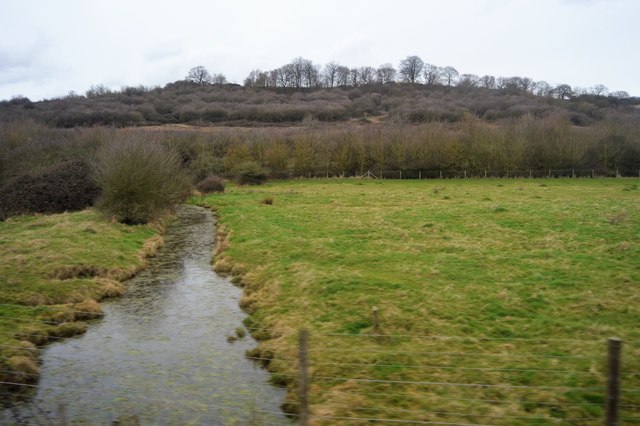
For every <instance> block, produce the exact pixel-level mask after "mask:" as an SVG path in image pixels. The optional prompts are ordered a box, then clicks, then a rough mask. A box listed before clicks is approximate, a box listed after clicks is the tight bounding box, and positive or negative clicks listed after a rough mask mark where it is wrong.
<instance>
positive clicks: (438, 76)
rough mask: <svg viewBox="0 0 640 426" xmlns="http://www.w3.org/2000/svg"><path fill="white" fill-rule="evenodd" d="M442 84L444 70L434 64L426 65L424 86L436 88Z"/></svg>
mask: <svg viewBox="0 0 640 426" xmlns="http://www.w3.org/2000/svg"><path fill="white" fill-rule="evenodd" d="M441 83H442V69H441V68H440V67H437V66H435V65H432V64H425V65H424V84H426V85H427V86H435V85H438V84H441Z"/></svg>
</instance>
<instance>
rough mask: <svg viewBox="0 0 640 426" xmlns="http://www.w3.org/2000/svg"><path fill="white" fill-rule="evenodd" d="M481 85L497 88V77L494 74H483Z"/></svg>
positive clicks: (486, 87) (487, 87)
mask: <svg viewBox="0 0 640 426" xmlns="http://www.w3.org/2000/svg"><path fill="white" fill-rule="evenodd" d="M480 86H482V87H484V88H485V89H495V88H496V78H495V77H494V76H492V75H483V76H482V77H480Z"/></svg>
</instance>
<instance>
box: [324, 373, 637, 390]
mask: <svg viewBox="0 0 640 426" xmlns="http://www.w3.org/2000/svg"><path fill="white" fill-rule="evenodd" d="M313 380H339V381H353V382H358V383H384V384H402V385H415V386H451V387H472V388H503V389H563V390H578V391H602V388H596V387H580V386H528V385H504V384H494V383H456V382H432V381H419V380H386V379H363V378H357V377H325V376H319V377H318V376H316V377H313ZM626 390H627V391H629V392H640V389H626Z"/></svg>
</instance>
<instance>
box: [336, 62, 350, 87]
mask: <svg viewBox="0 0 640 426" xmlns="http://www.w3.org/2000/svg"><path fill="white" fill-rule="evenodd" d="M350 75H351V70H350V69H349V68H348V67H345V66H342V65H340V66H339V67H338V69H337V70H336V85H337V86H348V85H349V77H350Z"/></svg>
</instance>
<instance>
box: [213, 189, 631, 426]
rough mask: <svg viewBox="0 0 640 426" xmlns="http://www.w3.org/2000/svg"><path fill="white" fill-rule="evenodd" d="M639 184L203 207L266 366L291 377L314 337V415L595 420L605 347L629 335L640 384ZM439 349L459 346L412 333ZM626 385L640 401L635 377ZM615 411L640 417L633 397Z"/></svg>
mask: <svg viewBox="0 0 640 426" xmlns="http://www.w3.org/2000/svg"><path fill="white" fill-rule="evenodd" d="M637 183H638V182H637V180H631V179H629V180H624V179H608V180H597V179H596V180H568V179H567V180H446V181H358V180H318V181H287V182H274V183H270V184H268V185H266V186H262V187H230V188H227V192H226V193H225V194H222V195H212V196H209V197H207V198H206V199H205V200H204V202H205V203H207V204H209V205H211V206H213V207H215V208H216V209H217V210H218V214H219V216H220V220H221V224H222V227H223V229H224V230H225V232H227V233H228V240H227V241H226V242H223V244H222V245H223V246H224V247H226V248H225V250H224V251H223V253H222V254H221V255H219V256H218V258H217V262H216V266H217V268H218V269H220V270H226V271H231V272H232V273H233V274H236V275H238V274H239V275H241V276H242V282H243V284H244V286H245V296H244V298H243V306H245V307H246V308H247V310H248V312H250V313H252V315H251V317H250V318H249V319H248V321H247V323H248V324H249V325H250V326H256V327H260V328H262V327H264V328H266V329H267V330H266V331H265V330H260V331H259V332H257V333H256V335H257V336H258V337H260V338H263V339H264V340H263V341H262V342H261V344H260V351H259V352H257V353H261V354H263V355H264V356H267V355H270V354H272V353H273V354H275V359H274V360H273V361H272V363H271V366H270V368H271V369H273V370H274V371H278V372H279V373H280V374H292V375H294V374H295V361H292V360H293V358H295V353H296V340H295V332H296V330H297V329H299V328H301V327H306V328H308V329H309V330H310V332H311V342H310V353H311V366H312V374H313V375H314V377H316V379H314V381H313V386H312V390H311V402H312V410H313V412H315V413H316V414H323V415H335V416H348V417H364V418H396V419H413V420H428V421H448V422H459V423H489V424H547V423H548V424H558V423H559V422H560V423H561V422H562V419H575V418H593V421H591V420H584V421H579V422H578V421H573V420H567V421H568V422H569V423H576V422H578V423H579V424H600V423H601V418H602V415H603V410H602V401H603V400H604V390H603V389H604V384H605V377H604V370H605V362H604V355H605V353H606V345H605V340H606V338H607V337H610V336H614V335H615V336H619V337H621V338H623V339H624V340H625V342H626V343H625V346H624V354H623V357H624V360H625V361H624V362H625V364H624V371H626V372H638V371H640V362H638V356H639V355H640V349H639V346H638V345H637V342H638V341H640V330H639V329H638V324H639V320H640V305H639V304H638V301H639V299H640V292H639V291H638V284H639V283H640V190H638V186H637ZM265 197H270V198H272V199H273V205H266V204H263V203H261V201H262V200H263V199H265ZM373 306H378V307H379V308H380V321H381V327H380V329H378V330H376V329H374V327H373V323H372V318H371V309H372V307H373ZM332 334H345V335H347V336H336V335H332ZM367 334H385V335H387V337H380V336H366V335H367ZM399 335H407V336H409V337H402V336H399ZM431 335H437V336H463V337H465V338H463V339H457V338H456V339H448V338H438V339H433V338H423V337H419V336H431ZM482 337H492V338H504V340H480V338H482ZM517 339H540V340H517ZM567 339H568V340H577V341H576V342H573V341H571V342H567V341H564V340H567ZM420 352H424V353H420ZM452 353H457V354H458V355H454V354H452ZM460 353H464V354H474V355H460ZM517 354H520V355H522V354H534V355H554V357H527V356H515V355H517ZM556 356H561V357H556ZM574 357H580V358H574ZM399 365H400V366H401V367H399ZM408 366H414V367H408ZM415 366H420V368H416V367H415ZM434 366H437V368H433V367H434ZM427 367H429V368H427ZM440 367H452V368H440ZM461 368H466V369H461ZM487 368H491V369H526V370H543V369H547V370H551V369H552V370H562V371H563V372H543V371H495V370H483V369H487ZM279 377H280V376H279ZM320 377H340V378H362V379H382V380H399V381H429V382H452V383H484V384H489V385H498V386H497V387H495V386H493V387H491V386H490V387H485V388H479V387H448V386H435V385H430V386H426V385H407V384H389V383H378V382H375V383H371V382H359V381H347V380H330V379H320ZM623 380H624V381H623V384H624V387H625V388H636V389H637V388H640V379H639V378H638V377H637V376H636V375H628V376H624V377H623ZM289 382H290V383H293V382H295V379H290V380H289ZM503 385H509V386H520V385H522V386H531V387H536V388H527V389H525V388H506V387H500V386H503ZM541 386H552V387H559V386H570V387H577V388H592V387H593V388H596V390H591V389H541V388H539V387H541ZM600 389H602V390H600ZM623 398H624V401H625V402H626V403H631V404H640V393H634V392H628V393H626V394H624V395H623ZM295 400H296V398H295V395H294V394H293V393H291V394H290V395H289V402H291V403H294V404H295ZM478 400H487V401H478ZM490 401H497V402H490ZM554 403H555V404H560V405H550V404H554ZM293 407H295V405H294V406H293ZM402 410H408V411H402ZM436 412H437V413H436ZM443 413H458V414H443ZM622 415H623V417H626V418H629V417H631V418H634V417H640V414H634V413H633V412H629V411H628V409H627V411H625V412H623V414H622ZM508 416H511V417H508ZM524 417H529V418H524ZM318 420H319V423H321V424H331V423H332V422H335V419H334V420H327V419H325V420H322V419H318ZM580 422H581V423H580Z"/></svg>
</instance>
